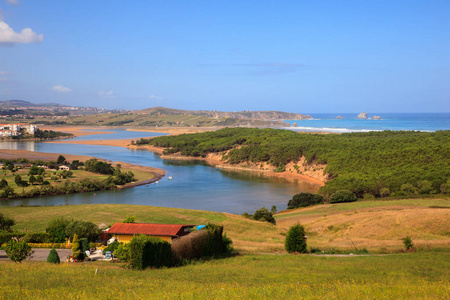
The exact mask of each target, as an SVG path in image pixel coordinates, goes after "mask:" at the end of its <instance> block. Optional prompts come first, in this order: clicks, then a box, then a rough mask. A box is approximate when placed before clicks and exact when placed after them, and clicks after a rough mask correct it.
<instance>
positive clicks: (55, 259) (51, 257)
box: [47, 248, 60, 264]
mask: <svg viewBox="0 0 450 300" xmlns="http://www.w3.org/2000/svg"><path fill="white" fill-rule="evenodd" d="M47 262H49V263H53V264H59V263H60V259H59V255H58V252H57V251H56V250H55V248H52V250H50V253H49V254H48V256H47Z"/></svg>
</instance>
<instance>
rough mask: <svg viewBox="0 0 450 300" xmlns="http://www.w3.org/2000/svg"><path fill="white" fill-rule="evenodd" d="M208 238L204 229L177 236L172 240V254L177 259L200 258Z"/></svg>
mask: <svg viewBox="0 0 450 300" xmlns="http://www.w3.org/2000/svg"><path fill="white" fill-rule="evenodd" d="M208 238H209V237H208V232H207V231H206V230H199V231H194V232H191V233H190V234H188V235H185V236H182V237H180V238H177V239H175V240H173V242H172V256H173V257H174V259H175V260H177V261H182V260H186V259H195V258H201V257H203V254H204V253H205V249H204V248H205V245H206V243H207V240H208Z"/></svg>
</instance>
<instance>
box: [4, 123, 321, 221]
mask: <svg viewBox="0 0 450 300" xmlns="http://www.w3.org/2000/svg"><path fill="white" fill-rule="evenodd" d="M105 131H106V130H105ZM107 131H112V132H114V134H104V135H91V136H84V137H79V138H77V139H122V138H140V137H148V136H152V135H153V136H156V135H161V133H149V132H133V131H125V130H118V129H114V130H109V129H108V130H107ZM0 148H1V149H25V150H30V151H38V152H51V153H62V154H65V153H66V154H76V155H89V156H94V157H99V158H102V159H107V160H111V161H122V162H127V163H132V164H138V165H143V166H151V167H156V168H161V169H164V170H165V171H166V177H164V178H163V179H162V180H160V181H159V183H153V184H150V185H148V186H139V187H135V188H131V189H124V190H115V191H103V192H95V193H80V194H71V195H63V196H45V197H38V198H30V199H22V200H2V201H0V206H16V205H64V204H94V203H114V204H139V205H151V206H164V207H176V208H188V209H200V210H209V211H217V212H229V213H237V214H241V213H243V212H245V211H247V212H250V213H252V212H254V211H255V210H256V209H258V208H260V207H262V206H265V207H267V208H268V209H270V207H271V206H272V205H276V206H277V208H278V210H281V209H285V208H286V206H287V202H288V200H289V199H290V198H292V195H294V194H296V193H299V192H314V191H316V190H317V186H315V185H312V184H309V183H306V182H298V181H297V182H289V181H287V180H285V179H283V178H275V177H266V176H263V175H261V174H259V173H255V172H246V171H228V170H227V171H225V170H220V169H217V168H213V167H210V166H208V165H206V164H205V163H204V162H202V161H179V160H162V159H160V158H159V156H158V155H157V154H154V153H153V152H150V151H147V150H131V149H127V148H122V147H110V146H93V145H75V144H62V143H61V144H59V143H58V144H54V143H45V142H44V143H42V142H1V143H0ZM169 176H171V177H173V180H168V177H169Z"/></svg>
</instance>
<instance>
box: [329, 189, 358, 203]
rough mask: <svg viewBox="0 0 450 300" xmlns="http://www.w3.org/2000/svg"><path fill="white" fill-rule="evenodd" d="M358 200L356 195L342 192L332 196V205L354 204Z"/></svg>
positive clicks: (346, 191)
mask: <svg viewBox="0 0 450 300" xmlns="http://www.w3.org/2000/svg"><path fill="white" fill-rule="evenodd" d="M356 200H357V198H356V195H355V194H353V193H352V192H351V191H349V190H340V191H337V192H335V193H334V194H332V195H331V196H330V203H340V202H353V201H356Z"/></svg>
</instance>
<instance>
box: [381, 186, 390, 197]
mask: <svg viewBox="0 0 450 300" xmlns="http://www.w3.org/2000/svg"><path fill="white" fill-rule="evenodd" d="M390 194H391V191H390V190H389V189H388V188H382V189H381V190H380V196H381V197H389V195H390Z"/></svg>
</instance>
